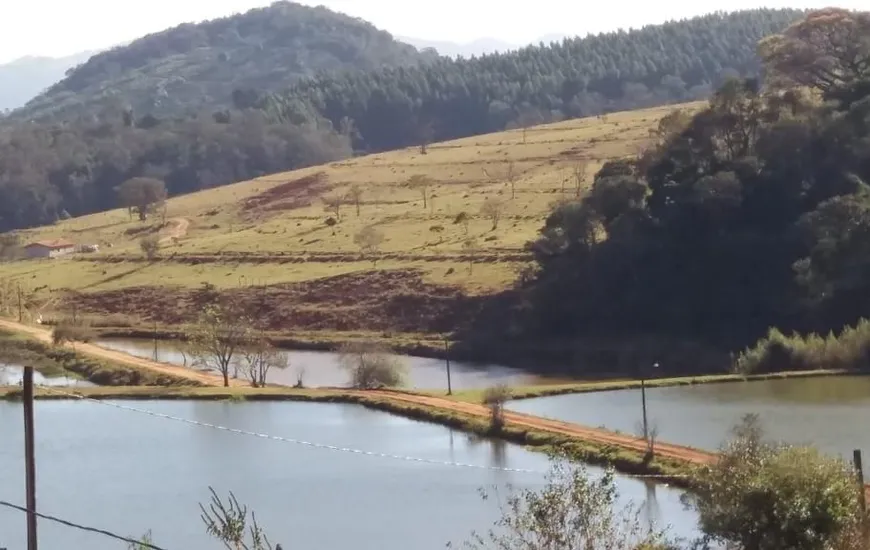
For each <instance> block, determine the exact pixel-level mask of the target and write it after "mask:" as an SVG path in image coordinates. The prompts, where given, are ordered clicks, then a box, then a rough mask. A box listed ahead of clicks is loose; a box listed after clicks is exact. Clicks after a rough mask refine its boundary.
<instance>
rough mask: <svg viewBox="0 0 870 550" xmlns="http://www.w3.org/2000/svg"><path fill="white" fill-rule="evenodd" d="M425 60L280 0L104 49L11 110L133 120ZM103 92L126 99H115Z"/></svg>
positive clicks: (371, 30) (369, 32) (332, 16)
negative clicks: (323, 74) (322, 76)
mask: <svg viewBox="0 0 870 550" xmlns="http://www.w3.org/2000/svg"><path fill="white" fill-rule="evenodd" d="M429 57H431V56H429V55H424V54H420V53H418V52H417V51H416V50H415V49H414V48H413V47H411V46H408V45H407V44H403V43H401V42H397V41H396V40H394V39H393V38H392V36H390V35H389V34H388V33H386V32H384V31H381V30H378V29H376V28H375V27H374V26H372V25H371V24H369V23H366V22H364V21H362V20H360V19H357V18H353V17H350V16H347V15H343V14H339V13H336V12H333V11H330V10H328V9H326V8H322V7H319V8H313V7H307V6H302V5H300V4H296V3H291V2H283V1H282V2H276V3H275V4H273V5H271V6H269V7H266V8H261V9H254V10H251V11H248V12H247V13H244V14H239V15H233V16H230V17H225V18H221V19H215V20H213V21H207V22H204V23H200V24H189V23H186V24H182V25H179V26H177V27H175V28H172V29H168V30H165V31H163V32H158V33H154V34H149V35H148V36H145V37H143V38H140V39H138V40H135V41H133V42H132V43H130V44H128V45H125V46H119V47H116V48H113V49H111V50H108V51H105V52H101V53H98V54H96V55H94V56H93V57H91V58H90V59H89V60H88V61H86V62H85V63H83V64H82V65H79V66H78V67H76V68H74V69H72V70H70V71H69V72H68V74H67V77H66V78H64V79H63V80H61V81H60V82H58V83H57V84H55V85H54V86H52V87H51V88H49V89H48V90H47V91H45V92H44V93H42V94H41V95H39V96H38V97H36V98H35V99H33V100H31V101H30V102H29V103H28V104H27V106H26V107H25V108H23V109H21V110H20V111H16V112H14V113H13V115H12V116H13V117H20V118H22V119H30V118H37V119H39V118H43V117H47V116H54V117H62V118H67V119H69V118H73V117H75V116H76V115H77V116H81V115H85V114H98V113H99V112H100V110H101V109H102V108H105V107H106V106H107V105H108V106H111V107H113V108H115V109H117V110H119V111H121V112H123V113H128V116H130V117H131V118H132V116H133V115H134V114H135V113H143V114H144V113H150V114H152V115H156V116H158V117H161V118H163V117H166V116H176V115H181V114H185V113H186V112H187V111H188V110H189V109H200V108H207V109H209V110H215V109H222V108H228V107H231V106H235V107H237V108H239V109H245V108H249V107H250V106H251V105H253V103H254V102H256V100H257V98H258V97H259V96H260V95H261V93H262V92H263V91H270V90H280V89H282V88H284V87H286V86H288V85H290V84H291V83H293V82H294V81H295V80H297V79H299V78H301V77H303V76H313V75H315V74H317V73H318V72H320V71H327V72H332V71H344V70H351V69H352V70H371V69H376V68H380V67H382V66H404V65H413V64H415V63H418V62H420V61H421V60H424V59H427V58H429ZM105 90H113V92H114V94H116V95H115V96H114V97H122V98H124V99H123V103H121V102H118V103H116V104H113V102H112V100H111V99H107V97H111V96H107V94H106V93H105Z"/></svg>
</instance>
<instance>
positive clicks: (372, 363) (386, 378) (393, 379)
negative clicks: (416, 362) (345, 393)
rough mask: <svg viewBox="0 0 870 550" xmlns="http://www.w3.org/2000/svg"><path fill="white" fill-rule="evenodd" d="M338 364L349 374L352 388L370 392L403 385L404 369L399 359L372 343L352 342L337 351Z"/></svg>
mask: <svg viewBox="0 0 870 550" xmlns="http://www.w3.org/2000/svg"><path fill="white" fill-rule="evenodd" d="M338 353H339V363H340V364H341V366H342V367H343V368H344V369H345V370H346V371H348V373H349V374H350V384H351V386H352V387H354V388H357V389H361V390H372V389H377V388H381V387H396V386H401V385H402V384H403V383H404V379H405V372H406V367H405V364H404V363H403V362H402V360H401V358H400V357H398V356H396V355H393V354H392V353H391V352H390V350H389V349H387V348H385V347H383V346H380V345H378V344H376V343H373V342H353V343H348V344H345V345H343V346H341V347H340V348H339V350H338Z"/></svg>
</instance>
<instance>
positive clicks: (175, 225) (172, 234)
mask: <svg viewBox="0 0 870 550" xmlns="http://www.w3.org/2000/svg"><path fill="white" fill-rule="evenodd" d="M168 223H169V224H170V227H169V230H168V231H167V232H166V234H164V235H163V236H162V237H160V243H161V244H165V243H167V242H169V241H171V240H172V239H180V238H182V237H184V236H185V235H187V228H188V227H190V220H188V219H186V218H172V219H171V220H169V222H168Z"/></svg>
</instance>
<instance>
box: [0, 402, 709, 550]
mask: <svg viewBox="0 0 870 550" xmlns="http://www.w3.org/2000/svg"><path fill="white" fill-rule="evenodd" d="M128 404H129V405H130V406H134V407H138V408H144V409H149V410H152V411H157V412H160V413H165V414H171V415H175V416H179V417H183V418H187V419H191V420H197V421H202V422H208V423H212V424H219V425H224V426H229V427H233V428H238V429H244V430H249V431H259V432H265V433H268V434H272V435H277V436H282V437H286V438H295V439H299V440H306V441H312V442H316V443H321V444H331V445H336V446H342V447H351V448H357V449H364V450H368V451H377V452H382V453H391V454H395V455H409V456H414V457H419V458H425V459H431V460H437V461H450V462H462V463H468V464H477V465H482V466H499V467H508V468H520V469H530V470H536V471H543V470H546V469H547V467H548V463H547V459H546V457H545V456H544V455H541V454H538V453H532V452H530V451H527V450H524V449H523V448H521V447H518V446H513V445H509V444H505V443H498V442H486V441H474V440H471V439H469V438H468V437H467V436H466V435H464V434H461V433H458V432H456V433H455V432H453V431H451V430H449V429H447V428H444V427H441V426H437V425H432V424H425V423H420V422H415V421H411V420H407V419H403V418H400V417H395V416H391V415H387V414H385V413H380V412H375V411H370V410H367V409H364V408H362V407H358V406H353V405H338V404H302V403H224V402H134V403H128ZM35 424H36V430H37V432H36V433H37V436H36V459H37V468H38V471H37V487H38V492H37V506H38V509H39V510H40V511H41V512H43V513H47V514H52V515H56V516H59V517H62V518H64V519H67V520H71V521H74V522H78V523H83V524H86V525H90V526H94V527H100V528H105V529H108V530H111V531H114V532H117V533H119V534H122V535H126V536H133V537H138V536H141V535H142V534H143V533H145V532H146V531H147V530H149V529H150V530H152V533H153V540H154V542H155V543H156V544H158V545H161V546H163V547H165V548H170V549H181V548H183V549H185V550H206V549H209V550H210V549H214V548H217V547H218V546H219V544H216V541H212V540H211V539H210V538H209V537H208V536H207V535H206V534H205V533H204V528H203V525H202V524H201V522H200V519H199V508H198V503H199V502H205V501H207V500H208V497H209V493H208V487H209V486H213V487H214V488H215V490H216V491H217V492H218V494H219V495H221V496H223V497H225V496H226V495H227V493H228V492H229V491H233V492H234V493H235V494H236V496H237V497H238V499H239V500H240V501H241V502H242V503H244V504H247V505H248V506H249V507H250V508H251V509H252V510H255V511H256V514H257V517H258V519H259V521H260V523H261V524H262V525H263V527H265V528H266V529H267V532H268V533H269V534H270V538H271V539H272V541H273V543H274V542H280V543H281V544H282V546H283V547H284V548H298V549H309V548H310V549H314V548H360V549H369V548H370V549H372V550H375V549H377V550H393V549H395V550H400V549H401V550H407V549H408V548H415V549H417V548H419V549H421V550H427V549H433V550H434V549H440V548H444V545H445V543H447V542H449V541H453V542H455V543H461V542H462V541H464V540H466V539H467V538H468V535H469V533H470V532H471V531H472V530H475V529H476V530H479V531H483V532H485V531H486V529H488V528H489V527H490V526H491V523H492V521H494V520H495V519H496V518H497V516H498V514H497V512H498V507H497V503H496V502H495V501H494V499H489V500H487V501H483V500H481V498H480V496H479V493H478V490H479V489H480V488H481V487H491V486H493V485H497V486H502V487H504V485H505V484H508V483H510V484H513V485H514V486H516V487H519V488H537V487H540V486H541V485H542V482H543V477H542V476H541V475H540V474H539V473H521V472H520V473H518V472H505V471H495V470H482V469H472V468H460V467H451V466H446V465H441V464H428V463H418V462H407V461H401V460H395V459H389V458H380V457H374V456H366V455H359V454H351V453H345V452H340V451H330V450H325V449H319V448H311V447H306V446H302V445H296V444H291V443H284V442H281V441H273V440H266V439H260V438H255V437H250V436H244V435H238V434H234V433H228V432H223V431H217V430H213V429H209V428H205V427H197V426H191V425H188V424H184V423H180V422H174V421H171V420H166V419H161V418H154V417H151V416H146V415H143V414H138V413H134V412H130V411H125V410H119V409H115V408H112V407H109V406H106V405H100V404H95V403H89V402H81V401H77V402H73V401H60V402H38V403H37V405H36V420H35ZM21 425H22V411H21V405H20V404H18V403H12V402H0V431H2V438H3V439H2V441H3V444H2V445H0V498H2V499H5V500H9V501H12V502H16V503H23V501H24V490H23V485H24V481H23V471H24V461H23V452H22V443H21V442H22V438H23V435H22V429H21ZM590 472H598V471H597V470H591V469H590ZM619 486H620V491H621V494H622V496H621V498H623V499H624V500H626V501H628V500H631V501H634V502H635V503H636V505H637V506H643V514H644V518H645V520H649V519H653V520H655V521H657V522H658V525H663V524H670V525H672V526H673V527H672V529H671V532H672V533H673V534H675V535H680V536H693V535H695V519H696V518H695V516H694V515H693V514H692V513H691V512H688V511H686V510H684V509H683V507H682V505H681V503H680V502H679V493H678V492H677V491H675V490H672V489H668V488H666V487H664V486H658V487H656V486H655V485H651V484H645V483H643V482H642V481H640V480H637V479H626V478H621V479H620V480H619ZM503 490H504V489H502V491H503ZM502 494H504V493H502ZM24 531H25V518H24V515H23V514H22V513H20V512H17V511H12V510H8V509H5V508H0V548H2V547H6V548H9V549H10V550H11V549H13V548H14V549H17V548H24V546H25V539H24ZM39 532H40V542H41V543H42V547H44V548H88V549H89V550H104V549H105V550H110V549H111V550H123V549H124V544H123V543H120V542H117V541H112V540H111V539H107V538H105V537H102V536H99V535H95V534H90V533H84V532H80V531H76V530H72V529H69V528H66V527H63V526H59V525H54V524H52V523H50V522H48V521H46V520H40V522H39Z"/></svg>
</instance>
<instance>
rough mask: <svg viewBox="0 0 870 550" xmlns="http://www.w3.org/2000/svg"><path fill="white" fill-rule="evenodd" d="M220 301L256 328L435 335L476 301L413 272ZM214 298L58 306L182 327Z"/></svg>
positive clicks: (136, 293)
mask: <svg viewBox="0 0 870 550" xmlns="http://www.w3.org/2000/svg"><path fill="white" fill-rule="evenodd" d="M220 296H221V298H222V299H226V300H228V301H230V302H232V303H235V304H238V305H239V306H242V307H244V308H245V310H247V311H248V313H249V314H250V315H251V316H252V317H253V318H254V322H255V324H256V326H257V328H260V329H264V330H273V331H290V330H330V331H377V332H385V333H389V332H415V333H440V332H445V331H452V330H455V329H456V328H458V326H459V324H460V323H462V322H464V321H465V320H467V319H469V318H470V317H471V316H472V312H473V311H475V310H476V307H477V302H478V301H479V300H480V298H470V297H467V296H465V295H464V294H463V293H462V291H461V290H460V289H458V288H454V287H450V286H442V285H433V284H428V283H426V282H424V281H423V280H422V278H421V274H420V272H418V271H417V270H411V269H408V270H394V271H371V272H366V273H353V274H348V275H340V276H336V277H328V278H324V279H318V280H315V281H306V282H302V283H293V284H284V285H275V286H267V287H247V288H234V289H228V290H224V291H222V292H221V293H220ZM214 299H215V297H214V294H210V293H209V292H207V291H203V290H199V289H181V288H166V287H137V288H127V289H121V290H113V291H107V292H96V293H70V294H68V295H67V296H66V298H65V299H64V302H63V304H62V307H63V308H64V309H72V307H73V306H74V305H75V306H76V307H77V308H78V311H80V312H87V313H94V314H99V315H112V314H129V313H130V312H136V314H137V315H139V316H140V317H141V318H143V319H148V320H156V321H158V322H160V323H166V324H180V323H184V322H189V321H192V320H194V319H196V317H197V315H198V314H199V313H200V312H201V311H202V308H203V306H204V305H205V304H206V303H208V302H210V301H213V300H214Z"/></svg>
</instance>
